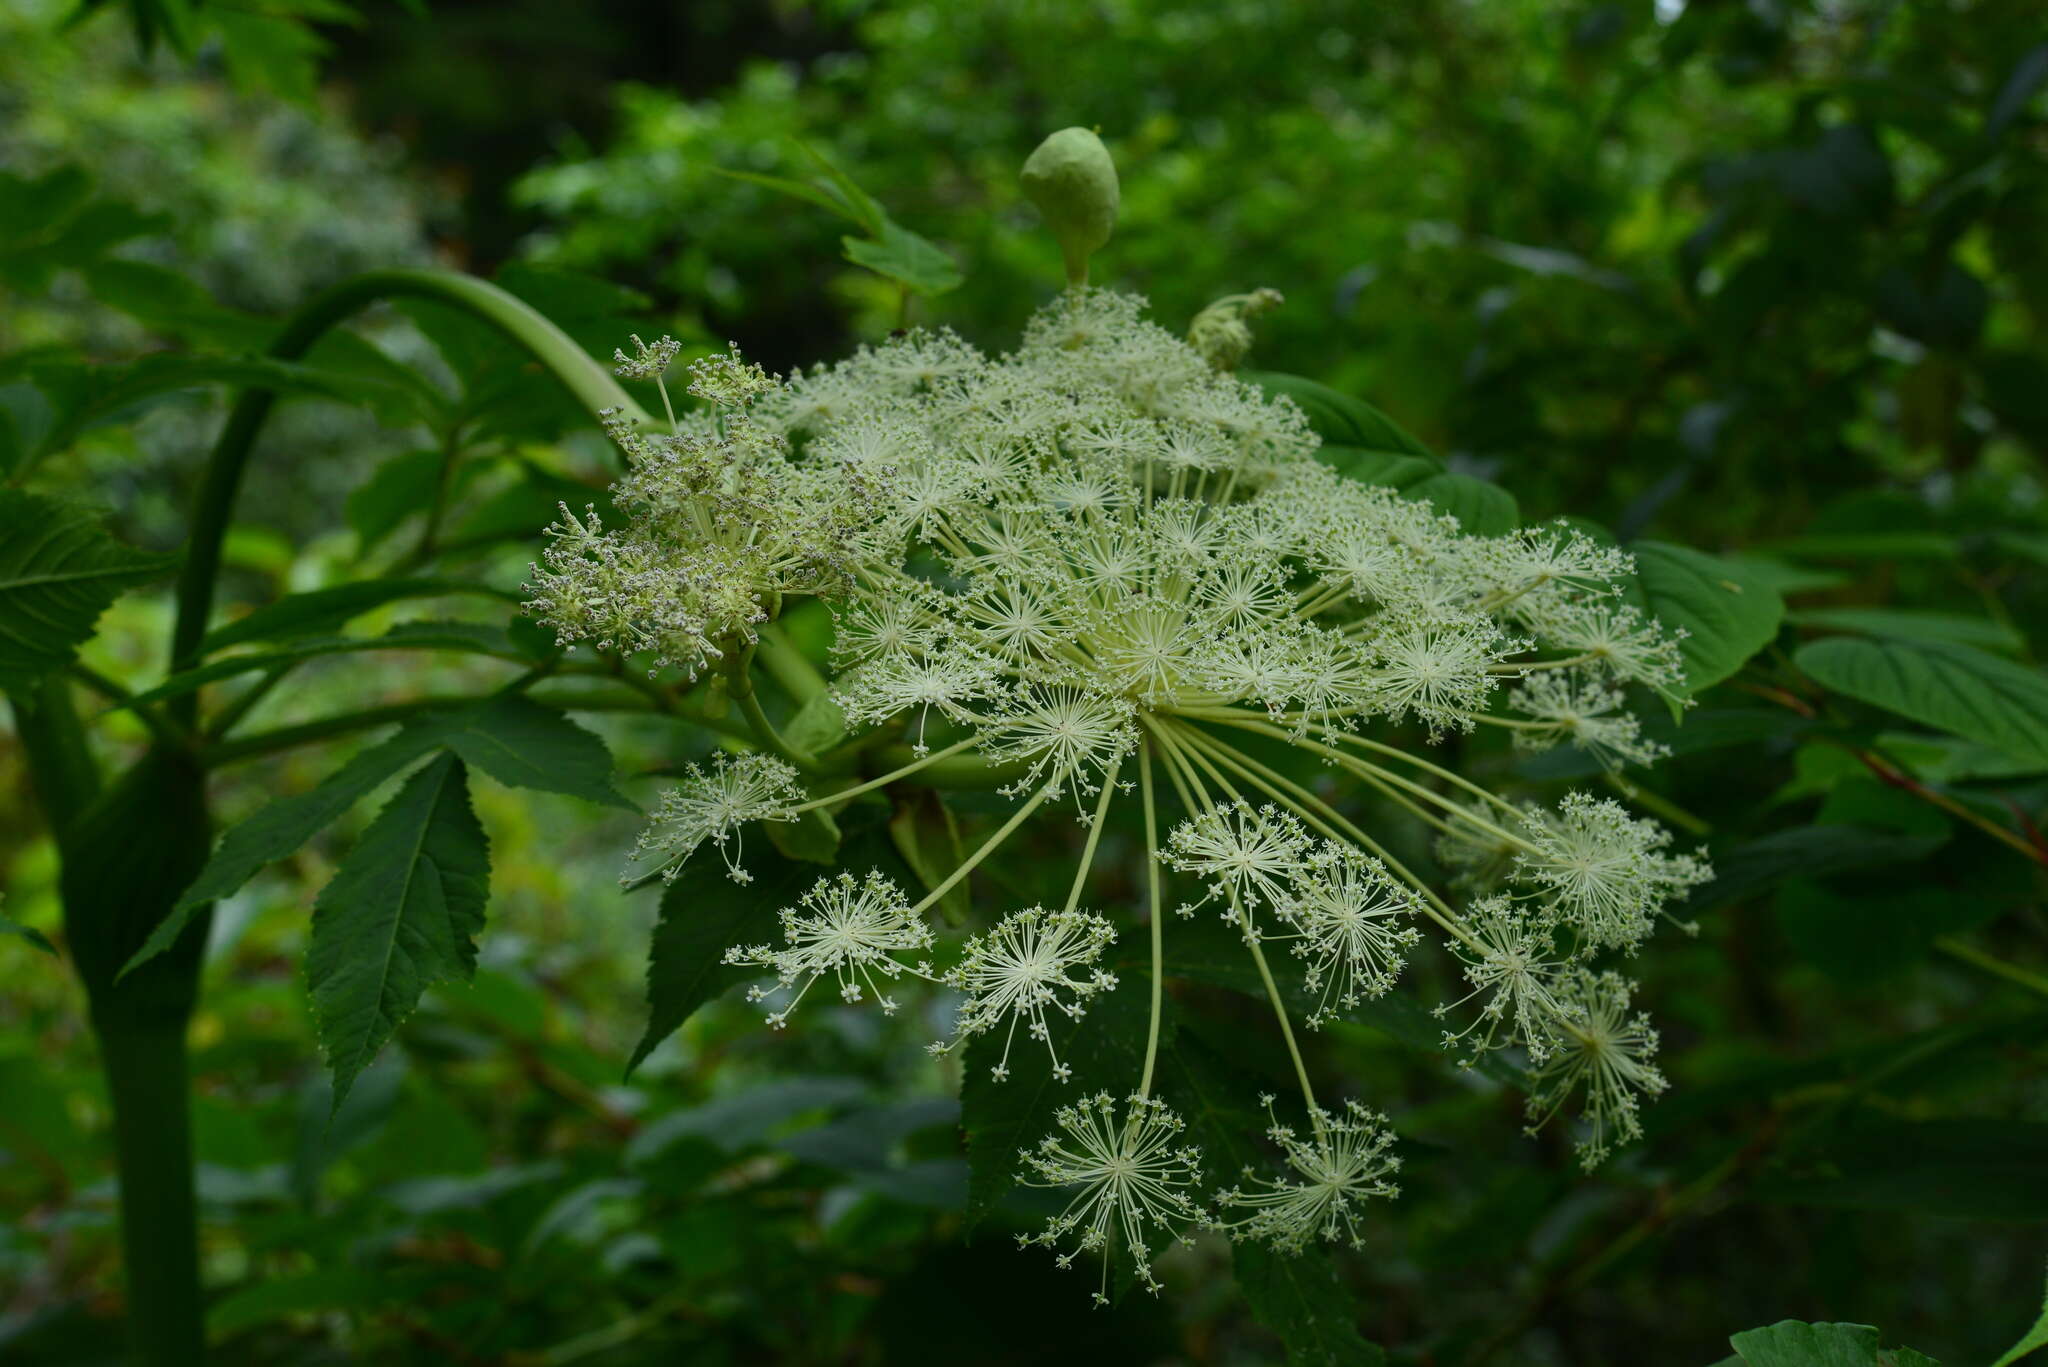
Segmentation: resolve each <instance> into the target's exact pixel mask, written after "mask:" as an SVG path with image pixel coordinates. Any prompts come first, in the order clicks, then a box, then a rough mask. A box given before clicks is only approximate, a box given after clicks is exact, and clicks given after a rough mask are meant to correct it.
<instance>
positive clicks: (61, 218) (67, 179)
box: [0, 165, 92, 251]
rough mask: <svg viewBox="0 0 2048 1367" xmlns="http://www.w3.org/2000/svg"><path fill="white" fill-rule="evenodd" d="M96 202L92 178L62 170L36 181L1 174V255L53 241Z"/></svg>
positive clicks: (70, 168) (74, 168) (73, 169)
mask: <svg viewBox="0 0 2048 1367" xmlns="http://www.w3.org/2000/svg"><path fill="white" fill-rule="evenodd" d="M90 198H92V177H91V176H88V175H87V174H86V173H85V172H84V171H83V170H81V169H80V168H79V167H77V166H69V165H67V166H59V167H58V168H57V169H55V170H54V171H51V172H50V173H49V174H47V175H44V176H39V177H37V178H36V179H34V180H29V179H26V178H24V177H22V176H17V175H12V174H8V173H4V172H0V251H16V250H20V249H21V248H23V247H26V246H28V245H31V244H33V243H37V242H41V241H47V240H48V239H50V238H53V237H55V236H56V235H57V233H58V232H59V231H60V230H61V229H62V228H63V227H64V225H65V223H66V222H67V221H68V220H69V219H71V218H72V216H73V215H75V214H77V213H78V212H79V211H80V210H81V209H83V208H84V207H85V203H86V201H87V200H88V199H90Z"/></svg>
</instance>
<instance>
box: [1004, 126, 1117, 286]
mask: <svg viewBox="0 0 2048 1367" xmlns="http://www.w3.org/2000/svg"><path fill="white" fill-rule="evenodd" d="M1023 181H1024V193H1025V194H1026V195H1028V196H1030V198H1031V202H1032V203H1033V204H1036V205H1037V206H1038V212H1040V213H1041V214H1044V215H1045V222H1046V226H1048V227H1050V228H1051V229H1052V233H1053V236H1054V237H1056V238H1058V239H1059V242H1060V252H1061V254H1062V255H1064V256H1065V257H1066V259H1067V283H1068V284H1071V285H1085V284H1087V283H1088V257H1089V255H1090V254H1091V253H1092V252H1094V251H1095V250H1096V249H1097V248H1099V247H1100V246H1101V245H1102V244H1103V243H1105V242H1107V241H1109V235H1110V233H1111V231H1113V230H1114V229H1115V227H1116V206H1117V198H1118V194H1117V184H1116V163H1115V162H1113V161H1111V160H1110V158H1109V149H1108V148H1107V147H1104V146H1103V145H1102V139H1101V138H1098V137H1096V136H1095V134H1094V133H1092V132H1090V131H1089V130H1088V129H1086V128H1062V129H1061V130H1060V131H1059V132H1057V133H1055V134H1053V135H1052V136H1051V137H1049V138H1047V139H1046V140H1045V141H1044V142H1041V143H1040V144H1038V150H1037V151H1035V152H1033V153H1032V154H1031V156H1030V158H1029V159H1028V160H1027V161H1025V163H1024V173H1023Z"/></svg>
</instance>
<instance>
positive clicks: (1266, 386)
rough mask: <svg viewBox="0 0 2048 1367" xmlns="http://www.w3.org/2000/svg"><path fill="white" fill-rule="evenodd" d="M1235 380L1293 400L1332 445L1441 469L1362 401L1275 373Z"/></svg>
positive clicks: (1402, 431) (1430, 455)
mask: <svg viewBox="0 0 2048 1367" xmlns="http://www.w3.org/2000/svg"><path fill="white" fill-rule="evenodd" d="M1238 378H1239V379H1241V380H1245V381H1248V382H1250V383H1252V384H1255V385H1257V386H1259V388H1261V389H1263V390H1265V391H1266V392H1267V393H1268V394H1271V395H1273V396H1274V397H1276V398H1278V397H1281V396H1285V397H1287V398H1290V399H1292V400H1294V402H1295V403H1296V404H1297V405H1299V406H1300V408H1301V411H1302V412H1303V413H1305V414H1307V415H1308V424H1309V426H1310V427H1311V428H1313V429H1314V430H1315V433H1316V435H1317V436H1319V437H1321V438H1322V439H1323V440H1324V441H1326V442H1328V443H1330V444H1332V445H1335V446H1348V447H1356V448H1359V449H1361V450H1366V451H1385V452H1391V453H1393V454H1395V455H1408V456H1416V457H1419V458H1420V459H1422V460H1426V461H1428V462H1429V463H1430V464H1431V465H1434V466H1436V467H1437V468H1439V469H1441V468H1442V462H1440V461H1438V460H1437V458H1436V456H1435V454H1434V453H1432V452H1431V451H1430V449H1429V448H1428V447H1427V446H1424V445H1423V444H1422V443H1421V442H1420V441H1418V440H1416V439H1415V437H1414V436H1413V435H1411V434H1410V433H1409V431H1408V429H1407V428H1405V427H1403V426H1401V424H1399V423H1397V422H1395V421H1394V420H1393V419H1392V418H1390V417H1388V416H1387V415H1386V414H1385V413H1382V412H1381V411H1380V410H1379V409H1377V408H1375V407H1373V406H1372V405H1371V404H1369V403H1367V402H1366V401H1365V400H1363V399H1354V398H1352V397H1351V396H1350V395H1349V394H1344V393H1340V392H1338V391H1337V390H1335V389H1332V388H1330V387H1329V386H1328V385H1326V384H1318V383H1316V382H1315V381H1314V380H1311V379H1306V378H1304V377H1303V376H1300V375H1283V374H1280V373H1279V372H1277V371H1270V370H1241V371H1239V372H1238Z"/></svg>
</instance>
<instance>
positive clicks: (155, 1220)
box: [59, 748, 211, 1367]
mask: <svg viewBox="0 0 2048 1367" xmlns="http://www.w3.org/2000/svg"><path fill="white" fill-rule="evenodd" d="M208 837H209V831H208V827H207V819H206V808H205V775H204V773H203V771H202V770H201V769H200V768H199V766H198V764H197V763H196V762H195V761H194V760H193V758H192V756H191V754H190V753H189V752H186V751H183V750H176V749H169V748H160V749H157V750H153V751H151V752H150V753H149V754H147V755H145V756H144V757H143V758H142V759H141V760H140V761H139V762H138V763H137V764H136V765H135V767H134V768H132V769H130V770H129V771H128V772H127V773H126V774H125V775H123V776H122V778H121V781H120V782H119V783H117V784H115V785H114V786H113V787H112V788H110V789H108V790H107V792H106V793H105V794H104V795H103V796H101V797H100V798H99V799H98V800H97V801H95V802H94V803H93V804H92V805H91V806H90V807H88V808H87V809H86V810H84V811H83V812H81V813H80V814H79V815H78V817H77V818H76V819H75V820H73V821H72V822H71V823H70V824H69V826H68V829H67V830H66V832H65V834H64V836H63V837H62V838H61V840H60V842H59V843H60V848H61V849H62V850H63V854H64V869H63V876H62V880H61V884H60V886H61V889H62V892H63V897H64V928H65V939H66V941H67V942H68V944H69V946H70V950H71V957H72V961H73V963H74V964H75V965H76V966H77V969H78V976H79V977H80V978H81V979H82V980H83V981H84V983H85V988H86V993H87V996H88V998H89V1000H90V1002H91V1006H92V1024H93V1033H94V1034H95V1035H96V1036H98V1039H99V1043H100V1052H101V1057H102V1060H103V1063H104V1066H105V1068H106V1071H107V1090H108V1094H109V1095H110V1096H111V1098H112V1099H113V1103H114V1154H115V1160H116V1162H117V1164H118V1166H119V1171H120V1190H121V1242H122V1251H123V1254H124V1263H125V1266H126V1269H127V1281H128V1326H129V1336H130V1340H131V1345H132V1347H131V1356H130V1359H129V1360H130V1361H131V1362H134V1363H138V1364H141V1365H142V1367H159V1365H161V1367H170V1364H173V1363H176V1364H180V1367H187V1365H189V1364H196V1363H199V1362H201V1361H202V1360H203V1356H204V1352H203V1350H204V1346H205V1338H204V1323H205V1317H204V1307H203V1303H202V1301H201V1299H200V1293H199V1253H198V1240H197V1207H196V1203H195V1200H194V1197H193V1191H192V1140H191V1120H190V1115H189V1113H188V1111H187V1100H186V1090H187V1086H188V1077H187V1071H186V1057H185V1031H186V1025H187V1023H188V1022H189V1021H190V1020H191V1016H192V1008H193V1005H194V1003H195V1002H196V1001H197V999H198V995H199V969H200V962H201V957H202V954H203V952H204V950H205V947H206V936H207V931H208V929H209V927H210V924H211V920H210V917H209V916H206V915H202V916H197V917H194V918H193V920H192V923H191V924H190V925H188V926H187V927H186V929H185V932H184V934H182V935H181V936H179V938H178V940H177V942H176V943H175V944H174V945H173V946H172V947H171V949H170V950H168V951H166V952H165V953H163V954H161V955H158V956H157V957H156V958H154V959H151V960H150V961H149V962H148V963H146V964H144V965H143V966H142V967H140V968H138V969H137V970H136V971H135V972H133V973H131V974H129V975H128V976H127V977H125V978H123V977H120V971H121V967H122V965H123V964H125V963H126V962H127V961H128V959H129V957H130V956H131V955H133V954H134V953H135V951H136V950H137V949H138V948H140V947H141V945H142V943H143V941H144V940H145V939H147V938H148V936H149V933H150V932H151V931H152V930H154V929H155V928H156V925H157V923H158V922H159V921H161V920H162V919H163V918H164V916H165V915H167V914H168V913H169V911H170V909H171V906H172V904H173V903H175V902H176V901H177V899H178V897H179V895H180V894H181V893H183V892H184V890H185V889H186V887H187V886H189V885H190V883H191V881H192V879H193V878H194V876H196V875H197V874H198V872H199V868H200V865H202V864H203V863H204V862H205V860H206V854H207V849H208V846H209V843H210V841H209V839H208Z"/></svg>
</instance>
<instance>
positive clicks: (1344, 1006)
mask: <svg viewBox="0 0 2048 1367" xmlns="http://www.w3.org/2000/svg"><path fill="white" fill-rule="evenodd" d="M1422 910H1423V907H1422V899H1421V898H1420V897H1419V896H1417V895H1416V894H1415V892H1414V891H1413V890H1412V889H1410V888H1408V887H1405V886H1403V885H1402V884H1401V882H1400V881H1399V880H1398V879H1396V878H1394V877H1393V876H1392V875H1391V874H1389V873H1388V872H1387V866H1386V865H1385V864H1382V863H1381V862H1380V861H1379V860H1377V859H1374V858H1372V857H1371V856H1370V855H1364V854H1360V853H1359V852H1358V851H1356V850H1354V849H1352V848H1351V847H1350V846H1348V845H1339V844H1336V843H1334V842H1332V841H1324V842H1323V843H1322V844H1320V845H1319V846H1317V848H1316V850H1315V851H1314V853H1313V854H1311V855H1310V856H1309V858H1308V860H1307V862H1306V864H1305V866H1304V869H1303V875H1302V876H1301V877H1299V878H1298V879H1297V880H1296V882H1295V888H1294V891H1293V893H1292V894H1291V895H1290V897H1289V898H1288V900H1287V901H1286V902H1285V903H1284V904H1282V905H1281V907H1280V908H1279V913H1280V919H1281V921H1282V922H1284V923H1285V925H1286V927H1287V928H1286V929H1285V930H1284V931H1279V932H1275V933H1272V934H1269V935H1268V936H1267V938H1268V939H1271V940H1291V941H1292V944H1291V946H1290V948H1291V949H1292V950H1293V951H1294V954H1295V956H1296V957H1297V958H1299V959H1301V960H1302V962H1303V963H1304V964H1305V965H1306V966H1307V969H1308V972H1307V982H1306V986H1307V988H1308V990H1309V992H1310V993H1311V994H1314V995H1315V996H1316V998H1317V1002H1316V1009H1315V1010H1314V1011H1313V1012H1311V1013H1310V1014H1309V1017H1308V1024H1309V1027H1310V1028H1311V1029H1314V1028H1317V1027H1319V1026H1321V1025H1324V1024H1326V1023H1327V1022H1329V1021H1332V1020H1335V1019H1337V1017H1338V1015H1339V1014H1340V1013H1341V1011H1348V1010H1350V1009H1352V1008H1353V1007H1356V1006H1357V1005H1358V1004H1359V1003H1360V1002H1362V1001H1365V1000H1366V999H1368V998H1371V997H1377V996H1380V995H1382V994H1383V993H1385V992H1386V991H1387V990H1388V989H1389V988H1391V987H1392V986H1393V985H1394V979H1395V978H1396V977H1398V976H1399V975H1400V972H1401V969H1402V966H1403V965H1404V964H1406V963H1407V957H1408V954H1409V952H1410V951H1411V950H1412V949H1413V948H1414V947H1415V946H1416V945H1417V944H1419V943H1420V942H1421V940H1422V932H1421V931H1420V930H1418V929H1416V927H1415V924H1414V922H1415V920H1416V918H1417V917H1419V916H1420V915H1421V914H1422Z"/></svg>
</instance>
